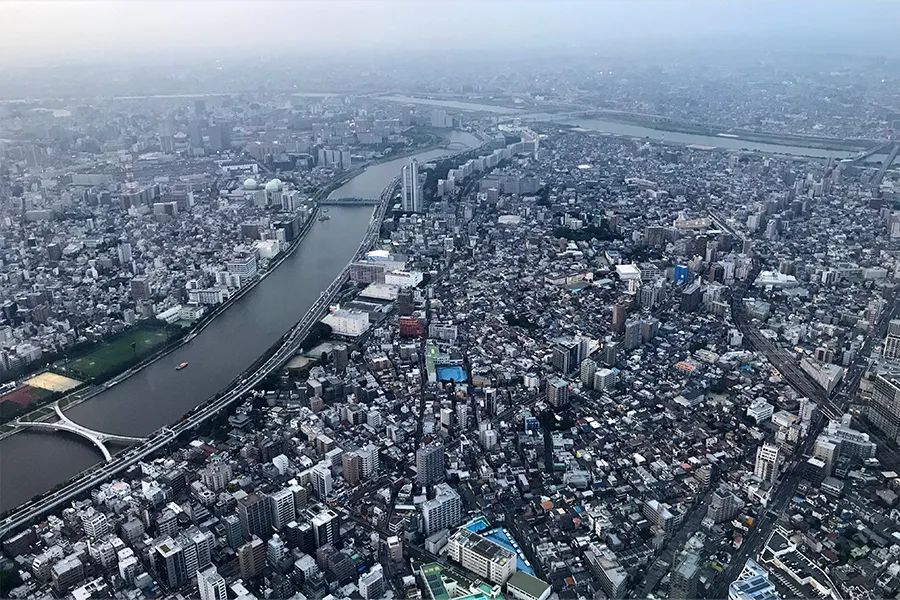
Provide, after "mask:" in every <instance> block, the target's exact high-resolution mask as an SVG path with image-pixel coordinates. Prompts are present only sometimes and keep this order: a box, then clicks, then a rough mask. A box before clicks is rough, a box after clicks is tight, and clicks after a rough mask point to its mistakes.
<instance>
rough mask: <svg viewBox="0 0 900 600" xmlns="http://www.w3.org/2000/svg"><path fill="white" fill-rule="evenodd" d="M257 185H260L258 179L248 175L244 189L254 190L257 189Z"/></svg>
mask: <svg viewBox="0 0 900 600" xmlns="http://www.w3.org/2000/svg"><path fill="white" fill-rule="evenodd" d="M257 187H258V184H257V183H256V180H255V179H253V178H252V177H248V178H247V179H245V180H244V189H245V190H248V191H252V190H255V189H256V188H257Z"/></svg>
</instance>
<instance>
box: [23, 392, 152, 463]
mask: <svg viewBox="0 0 900 600" xmlns="http://www.w3.org/2000/svg"><path fill="white" fill-rule="evenodd" d="M53 410H54V411H55V412H56V415H57V416H58V417H59V420H58V421H18V424H19V425H21V426H22V427H32V428H34V429H46V430H48V431H66V432H68V433H74V434H75V435H77V436H81V437H83V438H85V439H86V440H88V441H90V442H91V443H92V444H94V445H95V446H97V448H98V449H99V450H100V452H101V453H102V454H103V458H104V459H106V462H111V461H112V459H113V457H112V453H111V452H110V451H109V448H107V447H106V445H107V444H108V443H114V444H140V443H141V442H144V441H146V438H142V437H133V436H128V435H117V434H114V433H106V432H105V431H97V430H95V429H91V428H90V427H85V426H84V425H79V424H78V423H76V422H75V421H73V420H72V419H70V418H69V417H67V416H66V413H64V412H63V411H62V409H61V408H60V407H59V402H54V404H53Z"/></svg>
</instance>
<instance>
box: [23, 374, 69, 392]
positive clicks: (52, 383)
mask: <svg viewBox="0 0 900 600" xmlns="http://www.w3.org/2000/svg"><path fill="white" fill-rule="evenodd" d="M25 383H26V384H28V385H30V386H31V387H35V388H41V389H42V390H48V391H51V392H68V391H69V390H71V389H73V388H77V387H78V386H79V385H81V382H80V381H78V380H77V379H72V378H71V377H65V376H63V375H59V374H57V373H52V372H50V371H44V372H43V373H41V374H40V375H35V376H34V377H32V378H31V379H29V380H27V381H26V382H25Z"/></svg>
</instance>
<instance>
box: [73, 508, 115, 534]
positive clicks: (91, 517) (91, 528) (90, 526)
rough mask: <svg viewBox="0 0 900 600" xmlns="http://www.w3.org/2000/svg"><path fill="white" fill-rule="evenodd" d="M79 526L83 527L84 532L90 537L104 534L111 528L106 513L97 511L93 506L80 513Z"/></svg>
mask: <svg viewBox="0 0 900 600" xmlns="http://www.w3.org/2000/svg"><path fill="white" fill-rule="evenodd" d="M81 526H82V527H83V528H84V534H85V535H86V536H88V537H89V538H91V539H97V538H99V537H101V536H104V535H106V534H107V533H109V531H110V530H111V529H112V528H111V527H110V524H109V519H107V518H106V515H105V514H103V513H102V512H97V511H96V510H94V508H93V507H91V508H89V509H87V510H86V511H85V512H84V513H82V515H81Z"/></svg>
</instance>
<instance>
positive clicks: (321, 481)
mask: <svg viewBox="0 0 900 600" xmlns="http://www.w3.org/2000/svg"><path fill="white" fill-rule="evenodd" d="M309 476H310V481H311V482H312V488H313V493H314V494H315V495H316V498H318V499H319V500H325V499H326V498H328V497H329V496H330V495H331V492H332V489H333V488H334V482H333V480H332V477H331V469H329V468H328V466H327V465H324V464H321V463H320V464H318V465H316V466H314V467H313V468H312V469H311V470H310V473H309Z"/></svg>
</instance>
